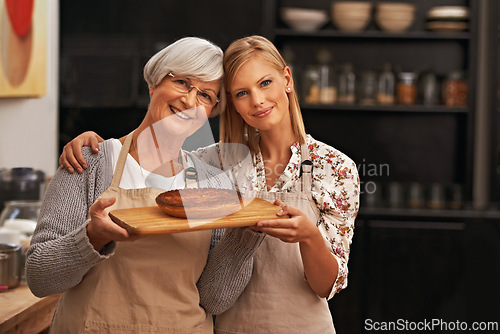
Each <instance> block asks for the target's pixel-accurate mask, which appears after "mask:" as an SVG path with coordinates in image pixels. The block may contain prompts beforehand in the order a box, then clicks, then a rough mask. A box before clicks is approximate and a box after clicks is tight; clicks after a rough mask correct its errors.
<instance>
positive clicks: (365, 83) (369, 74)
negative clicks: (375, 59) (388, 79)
mask: <svg viewBox="0 0 500 334" xmlns="http://www.w3.org/2000/svg"><path fill="white" fill-rule="evenodd" d="M376 99H377V75H376V74H375V72H373V71H365V72H363V73H362V74H361V84H360V90H359V100H358V101H359V104H362V105H374V104H375V102H376Z"/></svg>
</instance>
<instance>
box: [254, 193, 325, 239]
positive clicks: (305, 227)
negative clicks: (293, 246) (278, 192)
mask: <svg viewBox="0 0 500 334" xmlns="http://www.w3.org/2000/svg"><path fill="white" fill-rule="evenodd" d="M274 204H275V205H279V206H281V210H280V211H279V212H278V213H277V215H278V216H280V217H283V216H286V215H288V216H290V218H288V219H287V218H281V219H270V220H263V221H260V222H258V223H257V225H256V226H254V227H252V229H253V230H254V231H259V232H263V233H266V234H268V235H270V236H273V237H275V238H278V239H280V240H281V241H284V242H290V243H292V242H312V241H314V240H316V241H318V240H319V239H321V242H323V241H322V240H323V239H322V236H321V233H320V232H319V230H318V228H317V227H316V225H314V223H313V222H311V221H310V220H309V218H307V216H306V215H305V214H304V213H303V212H302V211H300V210H298V209H296V208H294V207H291V206H288V205H283V203H282V202H281V201H280V200H279V199H277V200H276V201H274ZM318 238H319V239H318Z"/></svg>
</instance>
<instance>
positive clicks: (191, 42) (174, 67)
mask: <svg viewBox="0 0 500 334" xmlns="http://www.w3.org/2000/svg"><path fill="white" fill-rule="evenodd" d="M222 58H223V52H222V49H221V48H220V47H218V46H217V45H215V44H213V43H212V42H210V41H208V40H206V39H203V38H199V37H184V38H181V39H179V40H177V41H176V42H174V43H172V44H170V45H168V46H167V47H165V48H163V49H162V50H160V51H158V52H157V53H156V54H155V55H153V56H152V57H151V58H150V59H149V61H148V62H147V63H146V65H145V66H144V79H145V80H146V82H147V83H148V86H149V87H150V88H155V87H156V86H158V85H159V84H160V83H161V82H162V80H163V79H164V78H165V76H166V75H167V74H168V73H174V74H175V75H179V76H185V77H189V78H193V79H196V80H201V81H207V82H209V81H217V80H219V81H220V84H221V88H220V93H219V103H218V104H217V105H216V106H215V107H214V108H213V109H212V112H211V114H210V116H211V117H213V116H216V115H218V114H220V113H221V112H222V111H223V110H224V108H225V106H226V92H225V89H224V87H223V82H222V77H223V74H224V70H223V67H222Z"/></svg>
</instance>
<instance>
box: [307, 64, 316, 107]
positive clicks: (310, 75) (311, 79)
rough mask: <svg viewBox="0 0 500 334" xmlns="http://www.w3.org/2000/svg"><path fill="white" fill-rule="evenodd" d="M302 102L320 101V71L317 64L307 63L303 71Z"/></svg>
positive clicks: (313, 102)
mask: <svg viewBox="0 0 500 334" xmlns="http://www.w3.org/2000/svg"><path fill="white" fill-rule="evenodd" d="M303 90H304V102H305V103H309V104H318V103H319V102H320V72H319V68H318V66H317V65H308V66H306V68H305V71H304V88H303Z"/></svg>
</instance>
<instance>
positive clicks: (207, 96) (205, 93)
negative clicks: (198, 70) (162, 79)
mask: <svg viewBox="0 0 500 334" xmlns="http://www.w3.org/2000/svg"><path fill="white" fill-rule="evenodd" d="M167 75H168V76H169V77H171V78H173V79H174V80H172V81H171V82H172V85H173V87H174V89H176V90H177V91H178V92H179V93H183V94H188V93H190V92H191V91H192V90H193V88H194V89H196V90H197V92H196V99H197V100H198V102H199V103H200V104H204V105H206V106H209V107H214V106H215V105H216V104H217V103H219V99H218V98H217V95H216V94H215V92H214V91H212V90H208V89H199V88H198V87H196V86H193V85H192V84H191V82H190V81H189V80H188V79H187V78H184V77H176V76H175V75H173V74H172V73H169V74H167Z"/></svg>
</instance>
